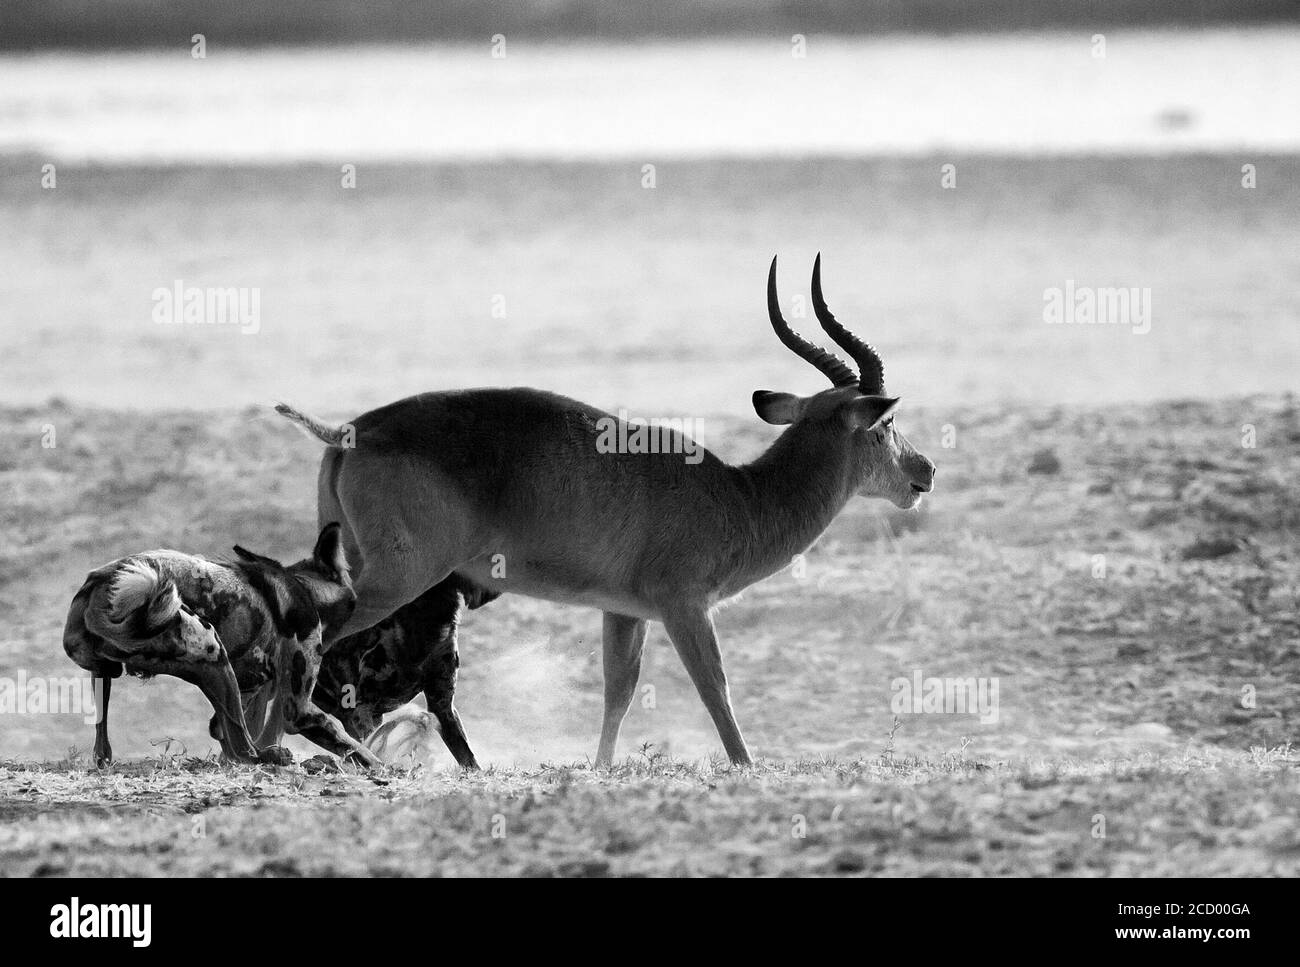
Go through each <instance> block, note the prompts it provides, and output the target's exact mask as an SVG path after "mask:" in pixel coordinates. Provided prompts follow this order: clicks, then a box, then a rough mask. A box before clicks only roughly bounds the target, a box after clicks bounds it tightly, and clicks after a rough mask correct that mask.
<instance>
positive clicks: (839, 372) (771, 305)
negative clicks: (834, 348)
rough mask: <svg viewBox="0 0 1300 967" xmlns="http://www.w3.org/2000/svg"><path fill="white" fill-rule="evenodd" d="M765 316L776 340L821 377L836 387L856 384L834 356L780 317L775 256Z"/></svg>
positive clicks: (768, 281) (840, 361)
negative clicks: (769, 321)
mask: <svg viewBox="0 0 1300 967" xmlns="http://www.w3.org/2000/svg"><path fill="white" fill-rule="evenodd" d="M767 315H768V318H769V319H771V320H772V328H773V329H774V330H775V331H776V338H777V339H780V340H781V342H782V344H783V345H784V346H785V347H786V349H789V350H790V351H791V352H792V353H794V354H795V355H796V356H798V357H799V358H800V359H802V360H805V361H806V362H810V363H812V364H813V365H814V366H816V367H817V368H818V369H819V370H821V372H822V375H823V376H825V377H826V378H827V379H829V380H830V381H831V382H832V383H834V384H835V385H836V386H852V385H853V384H854V383H856V382H858V377H857V375H856V374H855V373H854V372H853V370H851V369H849V367H848V366H847V365H846V364H845V363H844V362H843V360H841V359H839V358H838V357H836V356H833V355H831V354H830V353H828V352H827V351H826V350H824V349H822V348H821V347H820V346H815V345H813V344H812V343H810V342H809V341H808V340H807V339H805V338H804V337H803V336H801V335H799V334H798V333H797V332H795V331H794V330H793V329H791V328H790V326H789V325H788V324H787V323H786V321H785V319H784V318H783V317H782V316H781V302H780V300H779V299H778V298H777V296H776V256H775V255H774V256H772V268H771V269H770V270H769V271H768V273H767Z"/></svg>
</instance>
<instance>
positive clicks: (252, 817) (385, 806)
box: [0, 749, 1300, 876]
mask: <svg viewBox="0 0 1300 967" xmlns="http://www.w3.org/2000/svg"><path fill="white" fill-rule="evenodd" d="M1295 766H1296V760H1295V758H1294V756H1293V755H1291V754H1290V752H1289V750H1287V749H1275V750H1270V751H1267V752H1264V751H1263V750H1261V751H1260V752H1259V753H1258V754H1253V755H1241V754H1232V755H1227V754H1216V753H1212V752H1204V751H1201V752H1185V753H1181V754H1174V755H1165V754H1139V755H1135V756H1131V757H1123V758H1115V759H1100V760H1096V759H1088V760H1081V759H1073V758H1068V757H1066V758H1056V759H1052V760H1034V761H1026V762H1024V763H1020V764H1014V765H1013V764H1008V763H1000V762H979V761H974V760H971V759H968V758H966V757H964V756H961V755H952V756H944V757H941V758H938V759H935V760H925V759H916V758H910V757H909V758H907V759H903V760H894V761H892V762H884V761H882V760H881V759H880V758H868V759H835V758H823V759H805V760H790V761H775V760H763V761H761V762H759V763H758V764H757V765H755V766H754V767H753V768H751V769H744V770H735V769H731V768H729V767H727V766H724V765H721V764H720V763H718V762H716V761H714V762H695V763H692V762H684V761H681V760H676V759H671V758H669V757H666V756H663V755H654V754H651V755H649V756H644V755H636V756H632V757H629V758H627V759H624V760H622V761H620V762H618V763H617V764H616V765H615V767H614V768H613V769H611V770H609V771H607V772H596V771H593V770H591V769H590V768H589V767H588V766H586V765H585V764H581V763H566V764H549V765H543V766H540V767H537V768H533V769H500V768H496V769H489V770H486V771H485V772H483V773H482V774H479V775H459V774H452V773H446V772H433V773H430V772H428V771H427V770H422V769H417V770H413V771H412V770H390V771H388V772H386V773H384V774H381V775H378V774H377V775H374V776H366V775H357V774H353V773H350V772H341V773H321V774H317V775H308V774H306V773H305V772H304V771H303V770H302V769H300V768H297V767H294V768H290V769H274V768H267V767H257V768H251V767H244V766H240V767H235V768H231V767H225V766H220V765H218V764H216V763H214V762H211V761H207V760H197V759H193V758H191V759H185V760H177V759H167V760H164V759H155V760H146V761H138V762H134V763H131V764H130V765H128V766H123V767H118V768H115V769H113V770H111V771H109V772H102V773H101V772H96V771H94V770H90V771H87V770H85V769H84V768H82V767H81V766H80V765H79V764H68V763H61V764H57V765H32V764H21V763H9V764H6V765H0V785H3V787H4V788H5V789H6V790H7V795H6V797H5V799H4V800H3V802H2V803H0V819H2V820H3V824H2V825H0V869H3V870H4V871H5V872H6V873H7V874H9V875H64V874H68V875H92V876H95V875H133V876H134V875H150V874H152V875H158V874H165V875H217V876H221V875H330V874H345V875H367V874H368V875H526V876H573V875H583V876H593V875H594V876H603V875H667V874H684V875H747V874H758V875H778V874H805V875H933V874H943V875H974V874H997V875H1010V874H1018V875H1063V874H1069V875H1143V876H1159V875H1168V874H1175V873H1176V874H1183V875H1188V874H1191V875H1195V874H1205V875H1219V876H1229V875H1231V876H1243V875H1273V874H1276V875H1292V876H1293V875H1296V873H1297V872H1300V826H1297V823H1296V821H1295V820H1296V814H1295V803H1296V801H1297V795H1298V794H1300V773H1298V772H1297V770H1296V768H1295ZM1099 817H1100V818H1101V819H1102V820H1104V831H1105V836H1104V837H1098V836H1096V835H1094V834H1095V832H1096V831H1097V830H1098V829H1099V827H1100V823H1099Z"/></svg>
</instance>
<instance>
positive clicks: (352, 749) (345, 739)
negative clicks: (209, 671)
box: [280, 631, 384, 769]
mask: <svg viewBox="0 0 1300 967" xmlns="http://www.w3.org/2000/svg"><path fill="white" fill-rule="evenodd" d="M285 653H286V658H287V666H288V682H287V683H286V682H284V681H281V683H280V685H281V687H285V685H286V684H287V687H288V692H287V694H286V696H285V700H284V712H283V715H284V728H285V731H286V732H289V733H291V734H294V735H301V736H302V737H303V738H305V739H308V740H310V741H311V742H314V743H316V745H318V746H320V747H321V748H322V749H324V750H325V751H327V752H332V753H334V754H335V755H337V756H339V757H341V758H346V757H347V756H354V757H355V758H357V759H359V760H360V761H362V762H364V763H365V764H366V765H367V766H369V767H370V768H372V769H375V768H379V767H380V766H382V765H383V764H384V763H383V760H381V759H380V758H379V757H378V756H377V755H375V754H374V753H373V752H371V751H370V750H369V749H367V748H366V747H365V746H364V745H362V744H361V743H360V742H359V741H357V740H356V739H354V738H353V737H352V736H350V735H348V733H347V731H346V730H345V729H344V728H343V726H342V725H341V724H340V723H339V721H338V720H337V719H335V718H334V717H333V716H330V715H326V714H325V713H324V712H322V711H321V710H320V708H318V707H317V705H316V703H315V702H313V701H312V690H313V689H314V688H315V687H316V676H317V675H318V674H319V672H320V656H321V643H320V633H319V631H318V632H317V633H316V634H315V635H313V636H311V637H310V638H308V639H306V640H305V641H298V640H296V639H290V640H288V641H286V643H285Z"/></svg>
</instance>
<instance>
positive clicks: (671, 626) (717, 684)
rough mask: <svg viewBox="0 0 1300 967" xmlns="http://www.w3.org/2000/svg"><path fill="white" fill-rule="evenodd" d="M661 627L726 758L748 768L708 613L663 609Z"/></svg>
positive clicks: (682, 608)
mask: <svg viewBox="0 0 1300 967" xmlns="http://www.w3.org/2000/svg"><path fill="white" fill-rule="evenodd" d="M664 628H665V630H667V632H668V637H669V638H671V639H672V642H673V647H675V648H676V649H677V654H678V655H680V656H681V659H682V664H683V665H685V666H686V672H687V674H689V675H690V676H691V681H692V682H694V683H695V690H696V691H697V692H699V693H700V698H701V699H703V700H704V707H705V708H706V709H708V710H709V717H710V718H712V719H713V724H714V725H715V726H716V727H717V729H718V736H719V738H721V739H722V747H723V748H724V749H726V750H727V756H728V757H729V758H730V759H731V761H732V763H733V764H735V765H744V766H747V765H749V764H750V763H751V762H752V761H753V760H751V759H750V757H749V749H747V748H746V747H745V740H744V739H743V738H742V737H741V735H740V727H739V726H737V725H736V716H735V713H734V712H732V710H731V693H730V691H729V689H728V688H727V674H726V672H725V671H724V670H723V668H722V652H721V651H719V650H718V635H717V632H716V631H715V630H714V628H713V619H712V618H711V617H710V616H709V612H708V610H707V609H706V608H703V607H692V606H689V605H688V606H675V607H673V608H668V609H665V613H664Z"/></svg>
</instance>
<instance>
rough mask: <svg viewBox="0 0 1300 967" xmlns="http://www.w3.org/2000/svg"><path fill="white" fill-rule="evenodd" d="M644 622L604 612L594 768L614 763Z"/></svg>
mask: <svg viewBox="0 0 1300 967" xmlns="http://www.w3.org/2000/svg"><path fill="white" fill-rule="evenodd" d="M645 638H646V623H645V622H644V621H642V620H641V619H640V618H630V617H628V616H627V615H625V614H614V613H612V612H610V611H606V612H605V623H604V663H605V721H604V724H603V725H601V728H600V747H599V749H597V751H596V765H597V766H608V765H609V764H610V763H611V762H613V761H614V749H615V747H616V746H617V745H618V731H619V729H620V728H621V727H622V725H623V719H624V717H625V716H626V715H627V709H628V706H629V705H631V704H632V695H633V693H634V692H635V691H636V682H637V678H638V677H639V676H640V674H641V652H642V649H643V648H644V647H645Z"/></svg>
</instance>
